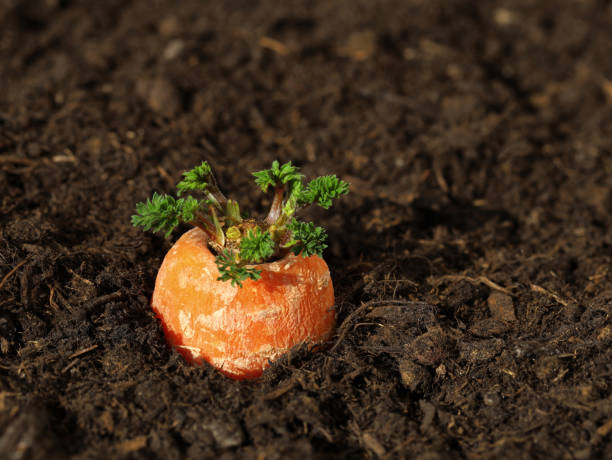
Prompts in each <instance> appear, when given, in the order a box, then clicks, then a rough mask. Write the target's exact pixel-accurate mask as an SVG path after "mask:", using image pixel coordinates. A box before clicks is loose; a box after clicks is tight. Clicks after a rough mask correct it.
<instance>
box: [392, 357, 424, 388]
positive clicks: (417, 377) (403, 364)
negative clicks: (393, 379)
mask: <svg viewBox="0 0 612 460" xmlns="http://www.w3.org/2000/svg"><path fill="white" fill-rule="evenodd" d="M399 371H400V377H401V379H402V383H403V384H404V385H405V386H407V387H408V388H409V389H410V391H417V390H423V389H424V388H425V387H426V386H427V385H428V384H429V383H430V381H431V375H430V374H429V372H428V371H427V369H426V368H424V367H423V366H421V365H419V364H417V363H415V362H413V361H411V360H409V359H400V361H399Z"/></svg>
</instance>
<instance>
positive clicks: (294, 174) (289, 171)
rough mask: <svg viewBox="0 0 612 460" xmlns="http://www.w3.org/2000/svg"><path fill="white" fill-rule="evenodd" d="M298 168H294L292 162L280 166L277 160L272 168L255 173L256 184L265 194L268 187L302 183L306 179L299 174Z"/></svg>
mask: <svg viewBox="0 0 612 460" xmlns="http://www.w3.org/2000/svg"><path fill="white" fill-rule="evenodd" d="M298 171H299V168H298V167H297V166H293V165H292V164H291V162H288V163H285V164H284V165H282V166H280V165H279V162H278V161H277V160H274V161H273V162H272V168H270V169H264V170H263V171H258V172H254V173H253V176H255V183H256V184H257V185H259V187H260V188H261V190H262V191H263V192H267V191H268V187H270V186H272V187H278V186H281V185H285V184H292V183H294V182H301V181H302V178H303V177H304V176H303V175H302V174H300V173H299V172H298Z"/></svg>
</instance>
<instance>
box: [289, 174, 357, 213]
mask: <svg viewBox="0 0 612 460" xmlns="http://www.w3.org/2000/svg"><path fill="white" fill-rule="evenodd" d="M348 192H349V184H348V183H347V182H344V181H343V180H340V179H338V178H337V177H336V176H335V175H331V176H321V177H317V178H316V179H313V180H311V181H310V182H309V183H308V186H307V187H306V188H305V189H304V190H303V191H301V192H300V195H299V197H298V199H297V201H298V205H302V206H306V205H309V204H318V205H319V206H321V207H322V208H325V209H329V208H330V206H331V205H332V200H333V199H334V198H338V197H339V196H340V195H346V194H347V193H348Z"/></svg>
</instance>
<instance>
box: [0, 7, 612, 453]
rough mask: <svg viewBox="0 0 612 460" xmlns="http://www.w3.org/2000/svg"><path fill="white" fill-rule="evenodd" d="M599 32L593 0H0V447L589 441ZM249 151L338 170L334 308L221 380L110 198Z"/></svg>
mask: <svg viewBox="0 0 612 460" xmlns="http://www.w3.org/2000/svg"><path fill="white" fill-rule="evenodd" d="M611 52H612V4H611V3H610V2H609V1H604V0H583V1H580V2H577V1H570V0H562V1H558V2H532V1H527V0H516V1H510V0H508V1H490V2H468V1H454V0H451V1H436V0H433V1H417V0H414V1H405V2H396V1H379V2H371V1H365V0H339V1H335V2H326V1H315V2H313V1H287V2H275V1H271V0H270V1H268V0H261V1H257V2H249V1H242V0H231V1H225V2H201V1H195V0H185V1H183V2H174V1H170V0H155V1H145V0H133V1H118V0H110V1H105V2H98V1H91V2H90V1H76V0H74V1H73V0H31V1H25V0H24V1H19V0H4V1H2V2H0V88H1V90H0V456H2V457H3V458H11V459H49V458H51V459H53V458H58V459H59V458H74V459H96V458H100V459H102V458H104V459H106V458H134V459H140V458H142V459H150V458H160V459H161V458H163V459H179V458H191V459H198V458H215V457H220V458H253V459H255V458H258V459H259V458H266V459H274V458H278V459H281V458H421V459H446V458H571V459H574V458H575V459H586V458H604V457H605V456H606V455H608V456H609V455H610V452H611V451H612V440H611V433H612V397H611V391H610V390H611V388H610V387H611V380H610V376H611V373H612V351H611V347H610V345H611V343H612V325H611V323H610V313H611V311H612V270H611V268H612V233H611V231H610V228H611V224H612V212H611V208H612V196H611V188H612V59H611V58H610V54H611ZM274 159H279V160H280V161H282V162H285V161H289V160H292V161H293V162H294V163H295V164H297V165H298V166H300V167H301V168H302V172H303V173H304V174H306V175H307V176H310V177H313V176H317V175H323V174H337V175H338V176H339V177H341V178H343V179H344V180H346V181H348V182H350V183H351V194H350V195H349V196H347V197H344V198H342V199H341V200H339V201H338V202H337V204H335V205H334V207H333V208H332V210H330V211H323V210H314V211H310V212H307V213H306V214H305V215H304V218H305V219H313V220H316V222H317V223H318V224H319V225H323V226H325V227H326V228H327V231H328V234H329V240H328V244H329V247H328V248H327V250H326V252H325V259H326V261H327V263H328V265H329V267H330V270H331V275H332V278H333V281H334V288H335V292H336V312H337V322H338V328H337V331H336V333H335V335H334V336H333V337H332V339H331V341H330V343H329V344H328V346H327V347H326V348H324V349H322V350H320V351H318V352H317V353H310V352H308V351H307V350H305V349H301V348H297V349H295V350H293V351H292V352H291V353H289V354H288V355H286V356H284V357H283V358H282V359H280V360H279V361H278V362H276V363H275V364H274V365H273V366H272V367H271V368H270V369H269V370H267V371H266V372H265V374H264V376H263V378H262V379H260V380H258V381H252V382H235V381H231V380H229V379H227V378H226V377H224V376H223V375H220V374H219V373H218V372H216V371H215V370H213V369H212V368H210V367H209V366H207V365H205V366H201V367H194V366H192V365H189V364H188V363H186V362H185V361H184V360H183V358H182V357H181V356H180V355H179V354H178V353H176V352H175V351H173V350H172V349H170V348H169V347H168V346H167V345H166V342H165V340H164V335H163V331H162V328H161V325H160V323H159V322H158V320H157V319H156V318H155V316H154V314H153V312H152V311H151V309H150V305H149V303H150V298H151V294H152V291H153V287H154V283H155V276H156V273H157V270H158V268H159V266H160V264H161V262H162V260H163V257H164V255H165V253H166V252H167V251H168V249H169V248H170V246H171V244H172V241H174V240H171V241H167V240H164V239H163V238H162V237H160V236H157V235H153V234H145V233H143V232H141V231H140V230H139V229H136V228H133V227H132V226H131V224H130V216H131V214H133V213H134V209H135V204H136V203H137V202H139V201H143V200H144V199H145V198H147V197H149V196H150V195H151V194H152V193H153V192H154V191H157V192H158V193H170V192H173V191H174V186H175V184H176V183H177V182H178V180H179V179H180V177H181V173H182V172H183V171H184V170H186V169H188V168H191V167H193V166H194V165H196V164H199V163H200V162H201V161H202V160H207V161H208V162H209V163H210V164H211V165H212V167H213V168H214V170H215V171H216V173H217V178H218V181H219V183H220V184H221V187H222V188H223V190H224V191H225V192H226V193H227V194H228V195H229V196H231V197H233V198H235V199H238V200H239V202H240V203H241V206H242V208H243V209H250V210H251V212H252V213H253V214H258V215H263V214H264V213H265V210H266V206H267V205H269V203H270V196H261V195H260V194H258V193H257V190H256V186H255V185H254V183H253V180H252V177H251V176H250V172H252V171H256V170H261V169H264V168H267V167H269V165H270V163H271V162H272V160H274ZM186 230H187V228H186V227H183V228H181V232H183V231H186ZM177 237H178V235H174V236H173V238H174V239H176V238H177Z"/></svg>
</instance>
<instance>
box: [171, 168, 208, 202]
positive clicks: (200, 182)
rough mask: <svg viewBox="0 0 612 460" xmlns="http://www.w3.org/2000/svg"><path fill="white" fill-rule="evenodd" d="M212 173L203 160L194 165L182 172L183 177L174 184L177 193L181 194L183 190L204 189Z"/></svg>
mask: <svg viewBox="0 0 612 460" xmlns="http://www.w3.org/2000/svg"><path fill="white" fill-rule="evenodd" d="M211 173H212V170H211V169H210V166H209V165H208V163H207V162H205V161H203V162H202V164H201V165H200V166H196V167H195V168H193V169H190V170H189V171H186V172H184V173H183V177H184V179H183V180H182V181H180V182H179V183H178V184H176V188H177V190H178V192H177V195H178V196H181V195H182V194H183V193H185V192H190V191H192V190H206V188H207V187H208V184H209V177H210V175H211Z"/></svg>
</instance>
